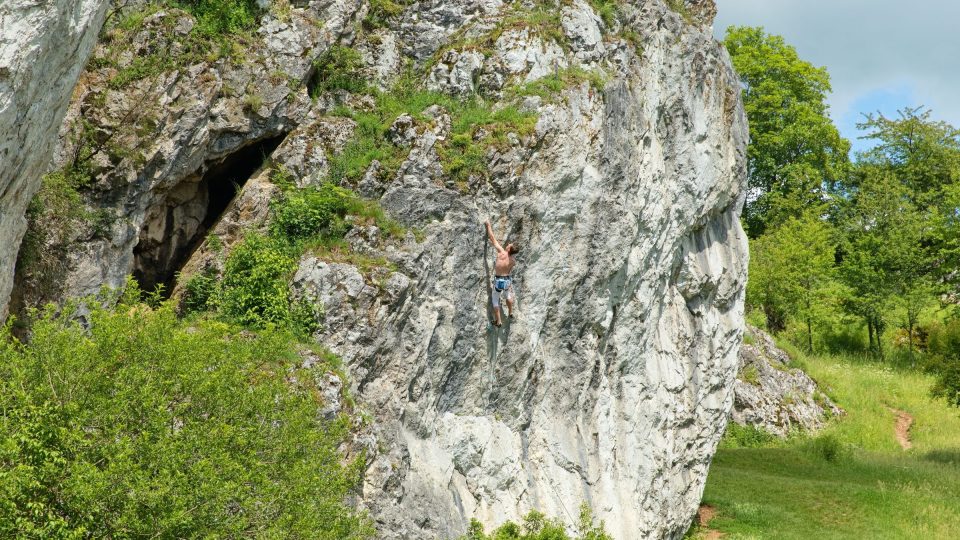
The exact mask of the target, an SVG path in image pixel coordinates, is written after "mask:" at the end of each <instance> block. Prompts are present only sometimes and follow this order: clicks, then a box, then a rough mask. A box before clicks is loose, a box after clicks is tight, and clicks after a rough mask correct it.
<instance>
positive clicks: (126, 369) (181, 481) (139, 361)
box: [0, 290, 371, 539]
mask: <svg viewBox="0 0 960 540" xmlns="http://www.w3.org/2000/svg"><path fill="white" fill-rule="evenodd" d="M139 294H140V293H139V291H136V290H133V291H132V293H131V294H128V295H127V298H136V297H139ZM88 305H91V306H97V305H98V302H96V301H93V302H90V303H89V304H88ZM71 312H72V311H71V310H70V309H67V310H64V311H63V313H65V314H69V313H71ZM88 320H89V329H84V328H83V327H81V325H80V324H78V323H77V322H75V321H74V320H72V319H71V317H70V316H69V315H55V314H54V311H53V310H52V309H51V310H50V311H47V312H45V313H43V314H40V315H39V316H38V319H37V321H36V322H35V324H34V326H33V328H32V338H31V340H30V342H29V343H26V344H23V343H19V342H17V341H16V340H14V339H13V338H12V337H11V335H10V331H9V330H10V329H9V327H7V328H3V329H0V407H2V410H3V411H4V414H3V415H2V416H0V486H2V488H0V537H4V538H148V537H150V538H153V537H161V538H238V537H247V536H250V537H260V538H280V537H285V538H290V537H292V538H349V539H359V538H364V537H369V536H370V534H371V528H370V526H369V524H368V521H367V520H366V519H365V518H364V517H363V516H361V515H358V514H357V513H355V512H354V511H353V510H352V509H350V508H348V507H346V506H345V505H344V502H343V501H344V500H345V498H346V497H347V495H348V494H349V492H350V491H351V490H352V489H354V488H355V486H357V483H358V481H359V479H360V473H361V466H362V463H361V461H362V460H361V459H357V460H355V461H353V462H350V463H347V464H343V456H342V455H341V454H340V453H339V452H338V450H337V448H338V447H339V446H340V445H341V444H342V443H344V442H345V441H346V440H347V438H348V434H349V431H348V430H349V421H348V419H347V418H346V417H341V418H339V419H337V420H335V421H331V422H327V421H323V420H322V419H320V417H319V415H318V414H317V411H318V407H319V406H320V404H321V402H320V400H322V398H320V397H319V396H321V393H320V392H319V390H318V388H316V384H315V382H314V381H315V380H317V379H319V377H318V376H317V375H315V374H314V372H312V371H310V370H305V369H302V368H300V367H299V366H300V362H299V358H298V356H297V354H296V351H295V350H294V348H293V346H292V345H291V343H293V340H292V339H291V337H290V335H289V334H286V333H284V332H279V331H272V330H268V331H262V332H258V333H257V334H256V335H253V334H250V333H244V334H240V333H238V332H237V331H236V330H235V329H234V328H232V327H230V326H228V325H225V324H223V323H221V322H216V321H212V320H204V319H200V320H195V321H193V322H191V323H189V324H188V323H184V322H182V321H179V320H178V319H177V317H176V314H175V313H174V310H173V306H172V305H171V304H170V303H165V304H163V305H161V306H160V307H159V308H158V309H151V308H150V307H148V306H146V305H143V304H139V303H134V302H132V301H128V302H127V303H125V304H121V305H120V306H119V307H118V308H117V309H103V308H97V307H94V309H93V311H92V313H90V315H89V319H88ZM314 369H320V370H326V369H327V367H326V366H319V367H316V368H314Z"/></svg>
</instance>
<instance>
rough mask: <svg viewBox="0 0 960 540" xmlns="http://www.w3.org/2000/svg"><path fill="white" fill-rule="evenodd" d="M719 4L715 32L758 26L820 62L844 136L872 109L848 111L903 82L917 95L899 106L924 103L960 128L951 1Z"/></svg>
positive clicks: (956, 10)
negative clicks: (859, 116) (851, 122)
mask: <svg viewBox="0 0 960 540" xmlns="http://www.w3.org/2000/svg"><path fill="white" fill-rule="evenodd" d="M717 7H718V11H719V13H718V16H717V20H716V22H715V24H714V28H715V34H716V35H717V37H718V38H722V37H723V34H724V33H725V31H726V28H727V26H729V25H748V26H763V27H764V28H765V29H766V30H767V32H768V33H773V34H779V35H782V36H783V37H784V38H785V39H786V40H787V42H788V43H789V44H791V45H793V46H794V47H796V48H797V51H798V52H799V53H800V56H801V57H802V58H803V59H805V60H808V61H810V62H812V63H814V64H816V65H818V66H826V67H827V70H828V71H829V72H830V76H831V81H832V84H833V95H832V96H831V98H830V105H831V111H832V116H833V117H834V119H836V120H838V121H839V122H840V123H841V129H842V130H843V131H845V135H847V136H848V137H850V136H853V135H854V134H853V133H849V132H848V130H849V129H850V128H849V126H844V125H843V124H847V123H848V122H845V121H844V119H845V118H854V117H856V115H857V113H860V112H870V111H858V110H854V108H855V107H856V106H857V102H858V101H859V102H860V103H864V102H870V101H871V100H869V99H866V98H867V96H869V95H871V94H873V95H875V94H877V93H878V92H884V91H887V90H890V89H903V88H904V87H909V88H910V92H908V93H907V94H909V95H910V96H911V97H912V98H913V99H914V100H916V101H915V102H914V103H902V104H900V105H897V107H898V108H902V107H904V106H916V105H925V106H926V107H928V108H931V109H933V115H934V117H936V118H937V119H941V120H946V121H947V122H950V123H951V124H953V125H954V126H960V99H958V89H960V31H958V26H960V2H958V1H957V0H913V1H906V2H905V1H903V0H717ZM896 94H897V92H896V91H894V92H890V95H896ZM899 94H900V95H905V94H904V92H902V91H901V92H899Z"/></svg>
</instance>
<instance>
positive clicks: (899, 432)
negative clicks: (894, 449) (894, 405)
mask: <svg viewBox="0 0 960 540" xmlns="http://www.w3.org/2000/svg"><path fill="white" fill-rule="evenodd" d="M890 412H892V413H893V414H895V415H897V423H896V425H895V426H894V428H893V430H894V433H895V434H896V437H897V442H898V443H900V448H903V449H904V450H909V449H911V448H913V443H912V442H910V426H912V425H913V416H910V413H908V412H906V411H901V410H899V409H890Z"/></svg>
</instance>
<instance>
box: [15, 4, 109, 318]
mask: <svg viewBox="0 0 960 540" xmlns="http://www.w3.org/2000/svg"><path fill="white" fill-rule="evenodd" d="M108 4H109V2H108V1H107V0H53V1H49V2H36V1H33V0H4V2H3V3H2V4H0V320H3V319H4V318H5V317H6V313H7V301H8V299H9V297H10V289H11V287H12V286H13V269H14V263H15V262H16V258H17V248H18V247H19V245H20V240H21V238H22V237H23V233H24V231H25V230H26V227H27V223H26V220H24V212H25V211H26V209H27V204H28V203H29V202H30V198H31V197H33V194H34V193H36V191H37V189H38V188H39V186H40V177H41V176H42V175H43V173H44V172H46V170H47V168H48V166H49V162H50V158H51V155H52V154H53V149H54V146H55V144H56V141H57V130H58V129H59V128H60V122H61V121H62V120H63V115H64V113H65V112H66V110H67V105H68V103H69V99H70V95H71V93H72V91H73V87H74V85H75V84H76V83H77V77H78V76H79V75H80V72H81V71H82V69H83V66H84V64H85V63H86V60H87V56H88V55H89V54H90V51H91V49H92V48H93V46H94V44H95V43H96V37H97V32H98V31H99V30H100V25H101V24H103V17H104V13H105V12H106V9H107V5H108Z"/></svg>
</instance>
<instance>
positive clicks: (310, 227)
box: [270, 183, 364, 242]
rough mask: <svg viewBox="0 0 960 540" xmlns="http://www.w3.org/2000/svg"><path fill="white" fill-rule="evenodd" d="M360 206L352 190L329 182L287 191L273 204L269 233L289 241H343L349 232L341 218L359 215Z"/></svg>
mask: <svg viewBox="0 0 960 540" xmlns="http://www.w3.org/2000/svg"><path fill="white" fill-rule="evenodd" d="M363 207H364V205H363V202H362V201H361V200H360V199H359V198H358V197H357V196H356V195H354V194H353V192H352V191H350V190H347V189H343V188H341V187H339V186H336V185H334V184H331V183H324V184H323V185H321V186H320V187H317V188H306V189H302V190H289V191H287V192H285V193H284V195H283V196H282V197H281V198H279V199H277V200H276V202H275V203H274V204H273V220H272V221H271V223H270V233H271V234H272V235H273V236H274V237H275V238H278V239H284V240H288V241H292V242H296V241H302V240H306V239H308V238H313V237H318V236H319V237H324V238H342V237H343V236H344V235H345V234H346V233H347V231H348V230H349V225H348V224H347V223H346V222H345V221H344V219H343V218H344V217H346V215H347V214H348V213H352V214H358V213H360V212H361V211H362V210H363Z"/></svg>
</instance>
